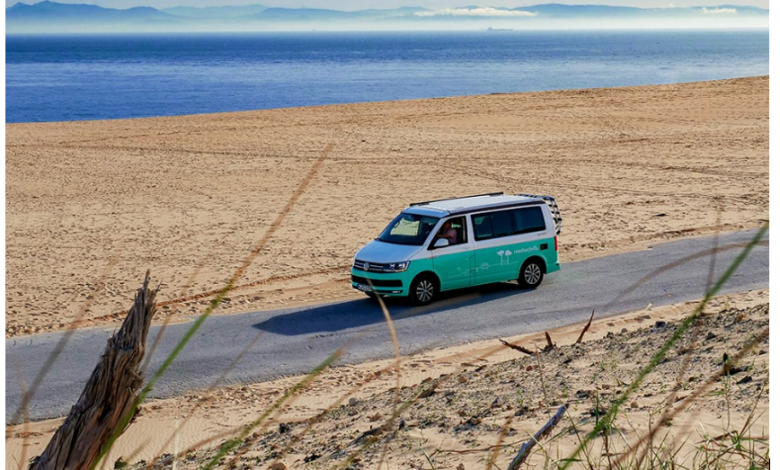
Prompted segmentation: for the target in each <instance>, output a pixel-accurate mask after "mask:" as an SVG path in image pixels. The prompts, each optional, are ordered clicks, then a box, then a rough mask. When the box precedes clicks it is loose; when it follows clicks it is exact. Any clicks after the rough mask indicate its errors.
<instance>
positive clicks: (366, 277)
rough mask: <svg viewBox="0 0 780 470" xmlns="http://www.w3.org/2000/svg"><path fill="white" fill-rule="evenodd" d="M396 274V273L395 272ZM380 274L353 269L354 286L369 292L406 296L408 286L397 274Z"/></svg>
mask: <svg viewBox="0 0 780 470" xmlns="http://www.w3.org/2000/svg"><path fill="white" fill-rule="evenodd" d="M393 274H395V273H393ZM393 274H379V273H371V272H366V271H358V270H356V269H352V288H353V289H356V290H359V291H361V292H365V293H367V294H377V295H392V296H405V295H406V287H405V286H404V282H403V281H402V280H401V279H398V277H395V276H397V274H395V276H394V275H393Z"/></svg>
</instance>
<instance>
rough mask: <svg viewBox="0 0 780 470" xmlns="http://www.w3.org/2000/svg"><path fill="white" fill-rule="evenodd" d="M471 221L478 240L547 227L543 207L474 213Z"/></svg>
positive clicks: (537, 230) (540, 229)
mask: <svg viewBox="0 0 780 470" xmlns="http://www.w3.org/2000/svg"><path fill="white" fill-rule="evenodd" d="M471 221H472V222H473V223H474V238H475V239H476V240H477V241H479V240H488V239H490V238H499V237H506V236H509V235H518V234H521V233H530V232H539V231H542V230H545V229H546V226H545V223H544V214H543V213H542V208H541V207H528V208H524V209H510V210H506V211H499V212H490V213H488V214H479V215H472V216H471Z"/></svg>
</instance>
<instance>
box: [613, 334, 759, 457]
mask: <svg viewBox="0 0 780 470" xmlns="http://www.w3.org/2000/svg"><path fill="white" fill-rule="evenodd" d="M767 338H769V328H768V327H767V328H765V329H764V330H763V331H762V332H761V333H760V334H758V335H757V336H756V337H755V338H753V340H752V341H750V342H749V343H748V344H746V345H745V347H743V348H742V349H741V350H740V351H739V352H738V353H737V354H736V355H734V357H733V358H734V361H739V360H740V359H742V358H743V357H744V356H745V354H747V353H748V352H749V351H750V350H751V349H753V348H754V347H755V346H756V344H758V343H760V342H761V341H763V340H765V339H767ZM722 376H723V371H721V370H718V371H717V372H715V373H714V374H712V375H711V376H710V377H709V379H708V380H706V381H705V382H704V383H702V384H701V386H699V387H697V388H696V390H694V391H693V393H691V394H690V395H688V396H687V397H685V399H683V400H682V401H680V402H679V403H677V405H676V406H675V407H674V409H673V410H672V411H671V412H670V413H669V415H670V416H675V415H676V414H677V413H679V412H680V411H682V410H684V409H685V408H686V407H687V406H689V405H690V404H692V403H693V402H694V401H696V400H698V399H699V398H701V396H702V395H704V392H706V391H707V390H708V389H709V387H710V386H712V385H713V384H714V383H716V382H718V380H720V378H721V377H722ZM754 409H755V408H754ZM751 414H752V412H751ZM665 423H666V421H664V420H658V421H657V422H656V423H655V424H654V425H653V426H652V427H651V428H650V430H649V431H648V433H647V434H646V435H645V437H643V438H642V439H640V440H639V441H638V442H637V443H636V444H634V445H633V446H631V447H630V448H629V449H628V450H627V451H626V452H624V453H623V455H621V456H620V458H618V461H617V462H616V464H617V465H620V464H621V463H622V462H623V461H624V460H625V459H626V458H627V456H628V455H631V454H633V453H634V452H635V451H636V449H637V448H639V446H641V445H642V444H644V443H645V442H647V439H648V438H649V436H653V435H655V433H656V432H658V429H659V428H660V427H661V426H663V425H664V424H665Z"/></svg>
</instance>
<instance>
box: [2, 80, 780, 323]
mask: <svg viewBox="0 0 780 470" xmlns="http://www.w3.org/2000/svg"><path fill="white" fill-rule="evenodd" d="M768 98H769V80H768V77H756V78H744V79H734V80H721V81H712V82H700V83H687V84H675V85H664V86H647V87H630V88H610V89H589V90H570V91H554V92H542V93H518V94H495V95H485V96H467V97H457V98H443V99H427V100H410V101H397V102H382V103H366V104H355V105H339V106H323V107H312V108H299V109H278V110H267V111H255V112H241V113H228V114H211V115H196V116H183V117H171V118H154V119H135V120H115V121H89V122H61V123H60V122H58V123H40V124H10V125H6V311H5V313H6V325H5V326H6V337H11V336H19V335H27V334H35V333H41V332H47V331H55V330H62V329H65V328H69V327H83V326H94V325H112V324H118V322H119V321H121V319H122V312H123V311H124V310H125V309H127V308H128V307H129V305H130V303H131V299H132V295H133V293H134V292H135V289H137V288H138V287H139V286H140V283H141V281H142V279H143V275H144V273H145V271H146V270H147V269H149V270H151V272H152V278H153V280H154V281H155V282H160V283H162V289H161V293H160V297H159V298H160V301H161V302H162V308H161V309H160V312H161V313H160V317H159V318H158V319H156V321H157V322H160V321H162V320H164V319H165V318H167V319H169V320H171V321H183V320H187V319H189V318H191V317H192V316H193V315H197V314H199V313H202V312H203V311H204V309H205V308H206V305H207V304H208V301H209V298H210V297H211V296H212V293H213V292H214V291H215V290H217V289H220V288H221V287H223V286H224V285H225V283H226V282H227V281H228V279H230V278H231V276H233V275H234V273H236V272H237V271H238V270H239V269H240V268H241V266H242V265H243V264H244V263H245V262H247V261H251V263H249V265H248V267H247V268H246V270H245V271H243V272H242V275H241V276H240V278H239V279H238V280H237V284H236V288H235V289H234V290H233V291H232V292H230V294H229V295H228V296H227V298H226V299H225V301H224V302H223V303H222V305H221V306H220V308H218V309H217V311H216V312H215V313H216V314H230V313H239V312H245V311H250V310H258V309H276V308H283V307H289V306H295V305H301V304H307V303H317V302H328V301H335V300H345V299H350V298H359V297H360V296H361V294H359V293H356V292H353V291H352V289H350V288H349V286H348V270H349V266H350V263H351V260H352V256H353V255H354V253H355V252H356V250H357V249H359V248H360V247H361V246H362V245H363V244H364V243H366V242H367V241H369V240H370V239H372V238H373V237H375V236H376V235H377V234H378V233H379V231H380V230H381V229H382V228H383V227H384V226H385V225H386V224H387V222H388V221H389V220H390V219H391V218H392V217H393V216H394V215H395V214H396V213H397V212H399V211H400V210H401V209H403V208H404V207H405V206H406V205H408V204H409V203H410V202H414V201H420V200H430V199H436V198H441V197H448V196H462V195H468V194H479V193H486V192H494V191H504V192H506V193H516V192H523V193H533V194H550V195H553V196H555V197H556V198H557V200H558V203H559V205H560V207H561V212H562V215H563V218H564V228H563V233H562V234H561V237H560V242H561V260H562V262H563V263H564V264H565V263H566V262H568V261H573V260H580V259H585V258H589V257H594V256H601V255H603V254H606V253H613V252H618V251H625V250H641V249H644V248H645V247H646V246H647V244H648V243H652V242H658V241H663V240H671V239H677V238H681V237H687V236H696V235H702V234H709V233H714V232H717V231H722V230H736V229H746V228H753V227H757V226H759V225H761V223H763V222H764V221H765V220H767V219H768V217H769V212H768V205H769V171H768V170H769V165H768V146H769V126H768V120H769V105H768ZM253 251H256V253H255V254H254V255H253Z"/></svg>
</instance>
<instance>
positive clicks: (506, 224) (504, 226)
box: [490, 211, 514, 238]
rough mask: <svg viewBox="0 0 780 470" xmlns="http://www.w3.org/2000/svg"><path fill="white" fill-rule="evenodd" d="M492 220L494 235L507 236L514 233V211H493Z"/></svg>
mask: <svg viewBox="0 0 780 470" xmlns="http://www.w3.org/2000/svg"><path fill="white" fill-rule="evenodd" d="M490 221H491V222H493V237H495V238H497V237H505V236H507V235H512V232H514V227H513V225H514V224H513V223H512V212H510V211H503V212H493V213H492V214H490Z"/></svg>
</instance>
